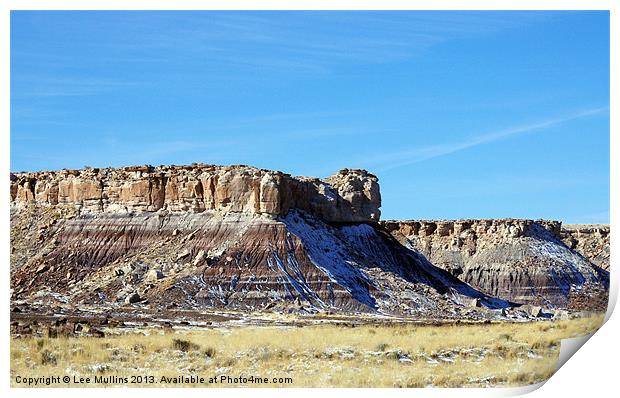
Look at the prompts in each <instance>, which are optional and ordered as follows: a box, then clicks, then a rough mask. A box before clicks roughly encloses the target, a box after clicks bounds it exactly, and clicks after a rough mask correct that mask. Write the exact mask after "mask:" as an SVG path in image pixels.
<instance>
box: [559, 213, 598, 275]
mask: <svg viewBox="0 0 620 398" xmlns="http://www.w3.org/2000/svg"><path fill="white" fill-rule="evenodd" d="M609 233H610V230H609V225H601V224H590V225H585V224H572V225H571V224H567V225H563V226H562V232H561V234H560V238H561V239H562V242H564V243H565V244H566V246H568V247H570V248H571V249H573V250H576V251H577V252H579V253H581V254H582V255H583V256H584V257H586V258H587V259H588V260H590V261H591V262H592V263H594V264H596V265H598V266H599V267H601V268H603V269H605V270H608V271H609V261H610V249H609V244H610V243H609Z"/></svg>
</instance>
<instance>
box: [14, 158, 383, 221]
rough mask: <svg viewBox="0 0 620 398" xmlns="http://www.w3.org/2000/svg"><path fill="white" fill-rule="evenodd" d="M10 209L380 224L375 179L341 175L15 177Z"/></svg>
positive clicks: (251, 171) (250, 170)
mask: <svg viewBox="0 0 620 398" xmlns="http://www.w3.org/2000/svg"><path fill="white" fill-rule="evenodd" d="M10 177H11V204H12V205H15V206H22V207H23V206H27V205H39V206H48V207H69V208H72V209H76V210H77V211H78V212H79V213H80V214H97V213H127V212H132V211H148V212H152V211H158V210H167V211H172V212H185V211H188V212H203V211H219V212H243V213H250V214H266V215H271V216H283V215H286V214H287V213H288V211H289V210H290V209H293V208H295V209H300V210H304V211H307V212H309V213H311V214H313V215H315V216H317V217H319V218H321V219H323V220H325V221H328V222H366V221H378V220H379V216H380V211H379V207H380V206H381V196H380V192H379V184H378V182H377V177H376V176H374V175H372V174H370V173H368V172H367V171H365V170H348V169H344V170H341V171H340V172H338V173H337V174H335V175H333V176H331V177H328V178H327V179H326V180H324V181H323V180H320V179H318V178H306V177H293V176H291V175H289V174H285V173H282V172H279V171H271V170H263V169H257V168H254V167H249V166H212V165H204V164H195V165H192V166H158V167H152V166H136V167H125V168H122V169H113V168H105V169H95V168H86V169H82V170H61V171H44V172H33V173H12V174H11V176H10Z"/></svg>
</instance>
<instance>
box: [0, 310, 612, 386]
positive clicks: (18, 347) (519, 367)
mask: <svg viewBox="0 0 620 398" xmlns="http://www.w3.org/2000/svg"><path fill="white" fill-rule="evenodd" d="M602 319H603V316H602V315H597V316H592V317H587V318H580V319H573V320H565V321H544V322H534V323H497V324H475V325H468V324H459V325H445V326H430V325H429V326H423V325H394V326H376V325H366V326H359V327H356V328H345V327H342V326H337V325H333V324H331V325H321V326H307V327H258V326H244V327H233V328H213V329H208V330H176V331H175V330H172V331H166V330H163V329H142V330H135V331H134V332H129V333H127V332H125V333H120V332H119V334H117V335H110V336H106V337H105V338H103V339H102V338H95V337H58V338H43V339H41V338H34V337H33V338H30V337H28V338H13V339H12V342H11V376H12V378H11V379H12V383H15V376H16V375H23V374H28V375H30V376H32V377H37V376H52V375H54V376H58V375H60V376H64V375H80V376H94V375H101V374H105V375H118V376H125V377H128V376H131V375H138V374H141V375H145V374H147V375H152V376H154V377H155V378H156V379H159V378H160V377H161V376H167V377H170V376H175V375H178V374H179V373H181V374H185V375H191V374H194V375H201V376H204V377H211V376H219V375H222V374H224V375H230V376H232V377H236V376H240V375H256V376H261V377H269V378H272V377H291V378H292V379H293V384H286V386H296V387H303V386H310V387H321V386H343V387H425V386H429V385H432V386H441V387H456V386H470V387H480V386H493V385H500V386H516V385H526V384H532V383H536V382H540V381H543V380H545V379H547V378H548V377H550V376H551V375H553V373H554V372H555V369H556V362H557V359H558V356H559V351H560V340H561V339H563V338H569V337H575V336H580V335H585V334H587V333H591V332H592V331H594V330H595V329H597V328H598V327H599V326H600V325H601V322H602ZM370 330H372V332H370ZM14 385H15V384H14ZM130 385H131V386H136V387H139V386H142V387H144V386H145V385H144V384H130ZM191 385H192V384H183V385H169V386H177V387H178V386H191ZM233 385H238V384H233ZM57 386H58V387H66V386H67V385H65V384H62V383H61V384H58V385H57ZM69 386H71V385H69ZM158 386H159V385H158ZM200 386H205V385H200ZM206 386H209V385H206ZM213 386H222V385H221V384H215V385H213ZM260 386H265V387H269V386H270V387H273V386H274V384H265V385H260Z"/></svg>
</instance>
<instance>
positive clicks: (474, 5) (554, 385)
mask: <svg viewBox="0 0 620 398" xmlns="http://www.w3.org/2000/svg"><path fill="white" fill-rule="evenodd" d="M2 4H3V6H2V11H1V16H0V26H1V27H2V28H1V29H2V35H1V36H0V37H2V40H1V42H0V45H1V46H2V49H1V50H2V53H3V54H2V62H1V66H2V74H1V79H2V97H1V100H2V106H1V108H0V111H1V112H2V115H1V117H0V120H2V122H3V125H2V127H3V131H10V118H9V115H10V111H9V110H10V103H9V98H10V74H9V67H8V66H9V60H10V56H9V48H10V45H9V37H10V24H9V17H10V15H9V12H10V10H11V9H41V8H45V9H72V8H80V9H110V10H114V9H157V8H159V9H162V8H163V9H175V8H176V9H209V8H225V9H245V8H253V9H256V8H257V7H261V8H278V7H283V6H285V7H286V8H287V9H330V8H331V9H356V8H357V9H378V8H391V9H408V8H409V9H424V8H426V9H437V10H441V9H446V10H450V9H506V10H518V9H524V10H532V9H547V10H552V9H566V8H571V9H609V10H611V24H610V26H611V49H610V50H611V68H610V70H611V71H612V72H611V74H612V76H611V82H612V87H611V101H610V103H611V106H610V109H611V112H610V118H611V131H614V132H618V131H619V128H618V127H620V126H618V123H617V107H618V92H619V87H618V79H617V74H618V72H617V71H618V70H619V68H618V66H619V65H620V63H619V62H618V39H617V38H618V37H620V32H619V31H618V20H619V16H618V13H619V12H620V9H619V8H618V7H619V6H618V4H617V3H615V2H613V1H565V2H562V4H558V3H557V2H555V1H541V0H537V1H527V0H520V1H502V2H501V4H498V2H491V1H467V2H464V1H440V2H415V1H408V2H400V1H383V2H381V3H379V2H374V1H363V0H362V1H360V0H358V1H356V2H352V1H334V0H332V1H329V2H327V1H320V0H315V1H312V2H310V1H297V2H295V4H294V5H292V4H282V3H280V2H277V1H268V0H263V1H262V2H261V3H260V6H259V5H257V4H255V3H253V2H249V1H245V2H243V1H227V2H226V3H223V2H222V3H219V4H218V3H206V2H198V1H177V2H174V3H173V2H166V1H150V2H148V3H146V2H141V1H138V0H134V1H130V0H125V1H91V2H89V3H88V4H86V3H83V4H79V7H77V6H76V3H75V2H72V1H55V2H42V1H20V2H18V1H5V2H3V3H2ZM617 136H618V134H612V135H611V152H612V154H613V153H618V145H619V144H618V141H619V140H618V138H617ZM2 137H3V139H4V140H5V141H4V143H5V145H3V151H4V152H3V154H2V159H3V161H2V162H1V166H0V167H2V175H7V174H8V172H9V171H10V167H9V164H8V162H9V148H10V147H9V135H8V134H3V135H2ZM616 159H617V157H614V156H611V181H612V183H611V201H610V202H611V220H613V222H612V224H614V225H617V224H618V223H617V222H616V221H617V218H618V212H617V209H616V207H615V206H614V203H618V200H620V195H618V184H614V183H613V181H617V180H618V178H617V177H618V175H620V173H618V164H619V162H618V160H616ZM614 177H616V178H614ZM3 183H4V184H6V185H5V186H4V188H3V189H4V190H3V192H4V193H5V195H7V192H8V191H9V189H8V183H7V182H6V180H5V181H4V182H3ZM7 196H8V195H7ZM7 196H5V197H4V199H3V200H2V201H1V206H2V207H3V208H4V211H2V217H4V218H3V221H4V223H5V224H4V225H5V228H4V230H3V232H2V238H3V241H4V242H5V244H4V245H2V247H1V250H2V254H3V257H4V258H9V254H8V251H9V249H8V246H9V245H8V242H9V241H10V238H9V228H8V225H9V217H8V214H9V212H8V211H7V210H8V209H6V207H8V203H9V201H8V198H7ZM5 206H6V207H5ZM611 234H612V237H611V253H612V254H611V258H612V260H611V266H610V269H611V270H612V271H611V278H610V295H609V308H608V310H607V317H606V323H605V324H604V325H603V326H602V328H601V329H600V330H599V331H598V332H597V333H595V335H594V337H593V338H592V339H590V340H589V338H590V337H592V336H585V337H582V338H576V339H571V340H567V341H563V342H562V345H561V354H560V357H561V358H560V361H559V364H558V366H559V367H561V369H559V371H558V372H557V373H556V374H555V375H554V376H553V377H552V378H551V379H550V380H548V381H547V382H546V383H543V384H545V385H544V387H543V388H539V387H541V385H542V384H541V385H534V386H528V387H520V388H507V389H501V388H494V389H416V390H413V391H412V390H408V389H398V390H397V389H394V390H391V391H390V392H389V394H390V395H394V396H398V395H402V396H407V397H411V396H412V395H415V396H449V395H457V394H458V396H459V397H463V396H472V397H479V396H484V395H487V396H512V395H518V394H524V393H528V392H532V396H548V395H558V396H563V397H570V396H580V397H583V396H602V397H604V396H608V395H609V391H611V389H612V387H614V386H615V385H616V384H617V380H618V374H617V358H618V357H619V356H620V349H619V347H620V344H619V343H618V336H620V320H619V319H620V317H619V316H618V315H617V314H615V315H613V316H611V315H612V312H613V310H614V307H615V305H616V302H617V297H618V286H619V283H620V278H619V274H618V272H617V271H616V269H617V267H618V266H620V264H618V262H617V261H615V258H616V257H617V253H619V250H618V242H617V241H618V239H616V235H617V233H616V232H615V229H614V228H612V230H611ZM5 274H8V273H5ZM3 277H7V278H8V275H4V276H3ZM3 300H5V301H4V304H5V305H4V308H6V309H8V308H9V305H8V304H9V303H8V300H9V298H8V295H3ZM610 316H611V318H610ZM4 320H5V324H4V325H5V328H6V329H5V330H7V329H8V328H9V325H8V324H9V317H8V311H7V312H5V314H4ZM4 339H5V340H4V343H5V344H2V350H3V358H4V362H3V363H4V366H5V369H4V374H5V375H7V376H6V377H5V378H3V387H4V388H3V389H6V390H8V391H7V392H10V396H22V395H24V396H34V395H35V394H36V395H38V392H37V391H32V390H24V389H13V390H10V387H9V383H10V376H9V374H10V372H9V368H10V362H9V360H10V355H9V354H10V353H9V336H8V333H5V334H4ZM588 340H589V341H588ZM586 342H587V344H585V343H586ZM584 344H585V345H584ZM582 346H583V347H582ZM569 359H570V360H569ZM53 391H61V392H62V394H63V396H81V395H83V393H84V392H83V391H80V390H78V389H61V390H53ZM136 393H138V394H141V393H145V394H146V393H148V394H149V395H153V394H154V395H156V396H157V395H159V396H164V394H166V395H167V391H165V392H164V390H161V389H149V390H141V391H136V390H135V389H132V390H128V389H116V390H114V394H115V395H120V396H128V397H129V396H131V397H133V396H135V395H136ZM213 393H214V394H217V395H230V396H239V397H241V396H246V395H247V391H244V390H241V389H219V390H217V391H216V392H213ZM291 393H293V394H294V395H295V396H296V397H304V396H308V397H310V396H312V397H315V396H316V394H323V393H324V392H323V391H317V390H316V389H315V390H312V389H300V390H295V391H294V392H292V391H291V390H290V389H256V390H253V391H252V395H256V396H259V397H261V396H262V397H272V396H274V395H276V396H290V394H291ZM330 393H334V394H338V395H340V394H344V395H351V396H353V395H354V396H356V397H360V396H364V395H365V394H368V395H370V394H373V395H374V394H376V392H374V391H371V390H364V391H360V390H344V389H340V390H337V391H335V392H330ZM89 394H93V395H94V396H102V397H103V396H106V397H107V396H108V395H109V394H110V391H109V390H107V389H97V390H92V391H89ZM183 394H187V395H189V396H192V395H193V396H200V397H204V395H205V392H204V390H201V389H185V390H184V391H183Z"/></svg>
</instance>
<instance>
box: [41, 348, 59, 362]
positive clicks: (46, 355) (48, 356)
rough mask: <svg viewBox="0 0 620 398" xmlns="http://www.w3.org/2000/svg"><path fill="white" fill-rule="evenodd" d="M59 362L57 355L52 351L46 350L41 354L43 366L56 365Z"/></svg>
mask: <svg viewBox="0 0 620 398" xmlns="http://www.w3.org/2000/svg"><path fill="white" fill-rule="evenodd" d="M57 362H58V360H57V358H56V355H54V353H53V352H51V351H50V350H44V351H43V352H42V353H41V365H56V363H57Z"/></svg>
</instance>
